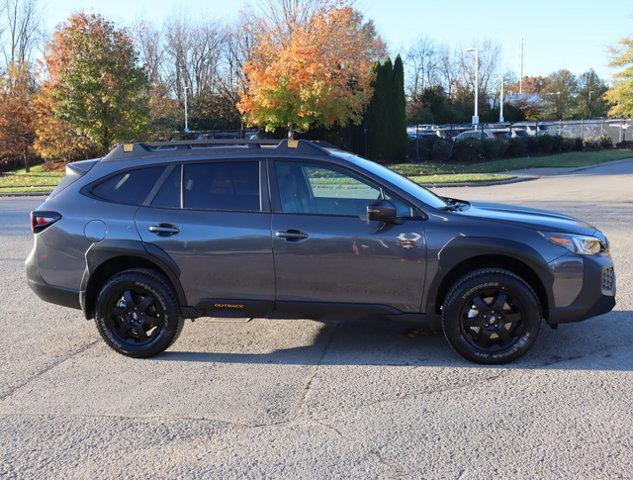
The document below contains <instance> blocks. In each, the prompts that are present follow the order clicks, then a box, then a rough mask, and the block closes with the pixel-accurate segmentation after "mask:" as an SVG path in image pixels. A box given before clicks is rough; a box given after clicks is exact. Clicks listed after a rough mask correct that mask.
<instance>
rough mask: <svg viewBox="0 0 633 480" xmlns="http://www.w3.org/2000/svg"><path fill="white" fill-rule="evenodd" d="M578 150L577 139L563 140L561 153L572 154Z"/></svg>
mask: <svg viewBox="0 0 633 480" xmlns="http://www.w3.org/2000/svg"><path fill="white" fill-rule="evenodd" d="M575 149H576V139H574V138H567V137H566V138H563V141H562V143H561V151H562V152H572V151H574V150H575Z"/></svg>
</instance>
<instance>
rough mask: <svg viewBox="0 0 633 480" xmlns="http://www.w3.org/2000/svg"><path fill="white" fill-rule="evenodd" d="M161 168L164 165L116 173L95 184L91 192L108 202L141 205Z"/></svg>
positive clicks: (163, 168)
mask: <svg viewBox="0 0 633 480" xmlns="http://www.w3.org/2000/svg"><path fill="white" fill-rule="evenodd" d="M163 170H165V167H164V166H160V167H148V168H136V169H132V170H126V171H124V172H120V173H117V174H115V175H113V176H111V177H108V178H107V179H105V180H103V181H102V182H99V183H98V184H97V185H95V186H94V187H93V188H92V194H93V195H94V196H95V197H98V198H101V199H102V200H107V201H109V202H115V203H124V204H127V205H141V204H142V203H143V202H144V201H145V199H146V198H147V195H148V194H149V192H150V191H151V189H152V187H153V186H154V184H155V183H156V181H157V180H158V178H159V177H160V175H161V173H163Z"/></svg>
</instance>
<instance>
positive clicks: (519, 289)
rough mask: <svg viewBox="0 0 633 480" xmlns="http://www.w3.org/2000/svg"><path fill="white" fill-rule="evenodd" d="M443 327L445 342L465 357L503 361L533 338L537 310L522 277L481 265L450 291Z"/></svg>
mask: <svg viewBox="0 0 633 480" xmlns="http://www.w3.org/2000/svg"><path fill="white" fill-rule="evenodd" d="M442 327H443V329H444V334H445V336H446V338H447V340H448V342H449V343H450V344H451V346H452V347H453V348H454V349H455V350H456V351H457V352H458V353H459V354H461V355H462V356H463V357H465V358H466V359H468V360H471V361H473V362H477V363H485V364H500V363H507V362H511V361H512V360H515V359H517V358H519V357H520V356H521V355H523V354H524V353H525V352H527V351H528V350H529V349H530V347H531V346H532V344H533V343H534V341H535V340H536V337H537V336H538V334H539V331H540V328H541V309H540V306H539V302H538V298H537V297H536V295H535V294H534V291H533V290H532V288H531V287H530V286H529V285H528V284H527V283H526V282H525V281H524V280H523V279H522V278H520V277H519V276H517V275H515V274H514V273H512V272H509V271H507V270H501V269H482V270H477V271H475V272H472V273H469V274H468V275H466V276H465V277H463V278H461V279H460V280H459V281H457V283H456V284H455V285H454V286H453V288H452V289H451V290H450V291H449V293H448V295H447V296H446V300H445V301H444V304H443V306H442Z"/></svg>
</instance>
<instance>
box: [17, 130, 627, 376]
mask: <svg viewBox="0 0 633 480" xmlns="http://www.w3.org/2000/svg"><path fill="white" fill-rule="evenodd" d="M31 224H32V230H33V233H34V246H33V250H32V251H31V253H30V255H29V257H28V259H27V261H26V271H27V277H28V283H29V285H30V287H31V288H32V289H33V290H34V291H35V293H36V294H37V295H38V296H39V297H40V298H41V299H43V300H45V301H48V302H52V303H56V304H60V305H65V306H67V307H72V308H77V309H81V310H82V311H83V315H84V316H85V317H86V318H87V319H94V321H95V323H96V327H97V330H98V332H99V334H100V335H101V337H102V338H103V340H104V341H105V342H106V343H107V344H108V345H109V346H110V347H111V348H113V349H114V350H115V351H117V352H119V353H121V354H124V355H128V356H131V357H150V356H152V355H156V354H158V353H160V352H162V351H163V350H165V349H167V348H169V347H170V345H172V343H173V342H174V341H175V340H176V338H177V337H178V335H179V334H180V332H181V330H182V328H183V323H184V321H185V319H187V318H190V319H195V318H197V317H203V316H214V317H232V316H238V317H271V318H308V319H320V318H325V317H328V316H336V317H337V318H348V317H351V318H357V319H358V318H368V317H374V316H381V317H387V318H390V319H399V318H400V319H420V320H433V321H438V322H441V324H442V328H443V331H444V334H445V336H446V338H447V340H448V342H449V344H450V345H451V346H452V347H453V348H454V349H455V350H456V351H457V352H458V353H460V354H461V355H463V356H464V357H465V358H467V359H468V360H471V361H475V362H480V363H490V364H491V363H504V362H509V361H511V360H514V359H516V358H518V357H519V356H521V355H522V354H524V353H525V352H526V351H527V350H528V349H529V348H530V347H531V346H532V345H533V344H534V341H535V340H536V338H537V336H538V334H539V330H540V328H541V324H542V323H547V324H548V325H549V326H550V327H552V328H556V327H557V326H558V324H560V323H564V322H573V321H578V320H583V319H586V318H589V317H592V316H596V315H600V314H603V313H606V312H609V311H610V310H611V309H613V307H614V305H615V278H614V270H613V263H612V260H611V257H610V254H609V244H608V241H607V239H606V237H605V236H604V235H603V233H602V232H600V231H599V230H597V229H596V228H594V227H592V226H590V225H588V224H587V223H584V222H582V221H580V220H577V219H575V218H572V217H570V216H567V215H562V214H558V213H552V212H548V211H543V210H535V209H531V208H522V207H516V206H508V205H500V204H493V203H483V202H482V203H480V202H468V201H465V200H458V199H453V198H446V197H441V196H438V195H436V194H434V193H432V192H431V191H429V190H427V189H425V188H423V187H421V186H419V185H417V184H415V183H413V182H412V181H410V180H408V179H406V178H404V177H402V176H400V175H398V174H397V173H395V172H394V171H392V170H390V169H388V168H386V167H384V166H381V165H379V164H377V163H374V162H371V161H369V160H365V159H363V158H361V157H358V156H355V155H352V154H350V153H347V152H344V151H342V150H339V149H336V148H333V147H330V146H327V145H325V144H321V143H319V142H308V141H304V140H299V141H295V140H284V141H281V142H279V143H277V142H271V141H264V140H257V141H251V140H247V141H245V140H225V141H206V142H193V143H187V142H165V143H134V144H124V145H119V146H117V147H116V148H115V149H114V150H113V151H111V152H110V153H109V154H108V155H106V156H104V157H103V158H99V159H92V160H85V161H80V162H75V163H70V164H68V166H67V169H66V176H65V177H64V179H63V180H62V182H61V183H60V185H59V186H58V187H57V188H55V190H54V191H53V192H52V193H51V194H50V196H49V197H48V198H47V199H46V201H45V202H44V203H43V204H42V205H41V206H40V207H39V208H38V209H37V210H35V211H33V212H32V213H31Z"/></svg>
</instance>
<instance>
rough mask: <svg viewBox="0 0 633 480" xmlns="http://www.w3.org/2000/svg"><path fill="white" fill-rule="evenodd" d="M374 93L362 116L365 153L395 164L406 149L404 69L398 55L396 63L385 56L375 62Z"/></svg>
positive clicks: (383, 161)
mask: <svg viewBox="0 0 633 480" xmlns="http://www.w3.org/2000/svg"><path fill="white" fill-rule="evenodd" d="M373 71H374V74H375V79H374V83H373V87H374V93H373V96H372V99H371V102H370V104H369V107H368V108H367V113H366V115H365V119H366V125H367V135H368V141H367V144H368V149H367V150H368V151H367V155H368V157H369V158H371V159H372V160H375V161H378V162H381V163H394V162H396V161H401V160H403V159H404V158H405V156H406V152H407V124H406V121H407V120H406V101H405V96H404V68H403V65H402V59H401V58H400V56H398V57H397V58H396V61H395V64H392V63H391V59H389V58H387V59H386V60H385V61H384V62H383V63H382V64H381V63H379V62H377V63H376V64H375V65H374V69H373Z"/></svg>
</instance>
